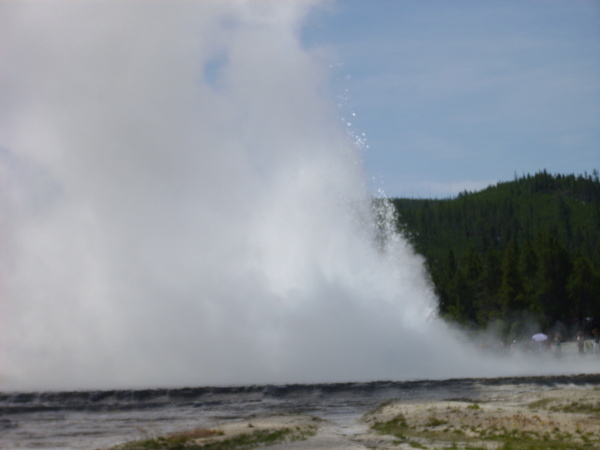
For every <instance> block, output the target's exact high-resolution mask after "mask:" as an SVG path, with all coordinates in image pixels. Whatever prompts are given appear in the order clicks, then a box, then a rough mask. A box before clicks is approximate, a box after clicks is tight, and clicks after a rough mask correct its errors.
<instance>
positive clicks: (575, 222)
mask: <svg viewBox="0 0 600 450" xmlns="http://www.w3.org/2000/svg"><path fill="white" fill-rule="evenodd" d="M391 203H392V204H393V205H394V207H395V209H396V211H397V213H398V229H399V230H400V231H401V232H403V233H404V235H405V236H407V238H408V239H409V240H410V241H411V242H412V244H413V245H414V247H415V249H416V250H417V252H418V253H420V254H422V255H423V256H424V257H425V259H426V264H427V267H428V269H429V272H430V274H431V279H432V282H433V284H434V286H435V290H436V293H437V295H438V298H439V312H440V313H441V315H442V316H443V317H445V318H447V319H449V320H452V321H455V322H459V323H461V324H463V325H467V326H471V327H473V328H484V327H488V326H490V325H491V324H500V328H501V330H500V331H501V332H502V333H503V334H504V337H506V338H507V339H513V338H517V337H519V336H521V335H526V334H527V333H529V332H530V331H531V330H529V329H527V328H526V324H527V323H529V322H532V321H533V322H536V323H537V324H538V325H539V326H540V327H542V328H543V329H546V330H548V329H549V328H551V327H553V326H554V325H555V324H560V323H562V324H565V325H571V324H575V326H576V327H583V326H585V325H586V324H587V326H588V329H587V330H586V331H588V332H589V331H590V330H589V328H590V327H591V326H592V324H591V323H590V322H589V320H588V321H587V322H586V319H588V318H595V319H600V291H599V290H598V288H597V287H598V285H600V180H599V179H598V172H597V171H595V170H594V172H593V175H587V174H586V175H582V176H575V175H550V174H548V173H547V172H546V171H543V172H540V173H538V174H536V175H533V176H530V175H527V176H525V177H522V178H517V179H515V180H514V181H511V182H504V183H498V184H497V185H495V186H492V187H489V188H487V189H485V190H483V191H480V192H475V193H466V192H465V193H462V194H460V195H459V196H458V197H457V198H453V199H444V200H415V199H392V200H391ZM569 331H570V332H572V331H573V330H569ZM563 332H564V330H563Z"/></svg>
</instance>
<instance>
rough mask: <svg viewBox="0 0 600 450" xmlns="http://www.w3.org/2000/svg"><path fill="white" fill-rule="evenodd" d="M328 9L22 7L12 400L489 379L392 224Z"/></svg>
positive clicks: (3, 155) (15, 47) (8, 34)
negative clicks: (328, 59)
mask: <svg viewBox="0 0 600 450" xmlns="http://www.w3.org/2000/svg"><path fill="white" fill-rule="evenodd" d="M314 6H315V5H314V4H312V3H311V2H292V1H285V2H275V1H273V2H270V1H235V2H234V1H231V2H229V1H227V2H225V1H202V2H196V3H193V2H181V3H178V2H172V1H165V2H134V1H131V2H65V3H55V2H46V1H40V2H16V1H15V2H11V1H8V2H3V3H2V4H0V58H1V63H0V71H1V72H0V77H1V78H0V95H1V108H0V114H1V117H0V127H1V128H0V133H1V134H0V170H1V183H2V184H1V198H0V201H1V216H0V220H1V222H0V227H1V237H2V240H1V256H0V264H1V266H0V268H1V296H2V297H1V304H0V307H1V316H0V317H1V330H2V331H1V335H0V339H1V341H0V345H1V347H0V348H1V350H0V351H1V359H0V364H1V366H0V370H1V372H0V388H7V389H43V388H56V389H58V388H100V387H126V386H131V387H139V386H157V385H160V386H173V385H182V384H192V385H201V384H232V383H234V384H240V383H270V382H314V381H342V380H367V379H381V378H396V379H398V378H415V377H433V376H435V377H439V376H455V375H460V374H468V375H473V374H474V373H475V372H472V371H470V370H468V369H467V367H468V366H469V365H468V364H467V361H468V357H467V355H466V354H463V353H461V352H459V351H458V350H457V349H458V348H459V344H458V343H457V341H456V340H455V339H453V338H452V336H451V333H450V332H449V330H447V329H446V328H445V326H444V325H443V323H442V322H440V321H439V320H436V318H435V317H434V316H433V311H434V304H435V299H434V297H433V294H432V291H431V288H430V286H429V285H428V283H427V281H426V277H425V273H424V270H423V265H422V261H421V259H420V258H419V257H417V256H416V255H415V254H414V253H413V251H412V250H411V249H410V247H409V246H408V245H407V244H406V242H405V241H404V240H403V239H402V238H401V237H399V236H398V235H396V234H394V233H393V232H392V231H391V230H390V228H389V222H387V223H386V222H385V221H383V220H381V219H377V217H375V216H374V215H373V213H372V207H371V202H370V199H369V195H368V193H367V192H366V189H365V187H364V183H363V181H362V180H363V179H362V173H361V167H360V164H359V158H358V157H357V155H356V151H357V149H356V146H355V145H353V143H352V142H350V140H349V139H348V137H347V135H346V134H345V131H343V130H341V129H340V127H339V126H338V123H339V121H338V119H337V118H336V114H337V112H336V110H335V108H334V107H332V102H331V101H330V100H329V98H328V96H327V82H328V78H327V77H328V69H327V68H328V65H327V64H326V63H325V62H324V58H323V55H322V54H320V53H319V51H317V50H313V51H310V50H307V49H305V48H303V46H302V45H301V42H300V39H299V32H300V27H301V23H302V20H303V18H304V17H305V15H306V14H307V13H308V11H309V10H310V8H312V7H314ZM382 216H385V211H384V212H383V214H379V215H378V217H380V218H381V217H382ZM450 362H452V363H451V364H450ZM478 367H479V369H478V370H479V373H481V371H482V370H483V369H482V366H481V364H478Z"/></svg>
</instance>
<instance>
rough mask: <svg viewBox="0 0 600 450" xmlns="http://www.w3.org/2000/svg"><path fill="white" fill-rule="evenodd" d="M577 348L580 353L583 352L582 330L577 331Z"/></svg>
mask: <svg viewBox="0 0 600 450" xmlns="http://www.w3.org/2000/svg"><path fill="white" fill-rule="evenodd" d="M577 350H579V353H580V354H582V355H583V354H584V353H585V336H584V335H583V331H580V332H579V333H577Z"/></svg>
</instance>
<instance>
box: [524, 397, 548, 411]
mask: <svg viewBox="0 0 600 450" xmlns="http://www.w3.org/2000/svg"><path fill="white" fill-rule="evenodd" d="M553 401H554V400H553V399H551V398H542V399H540V400H536V401H535V402H531V403H530V404H529V405H527V407H528V408H529V409H544V408H546V407H547V406H548V404H550V403H551V402H553Z"/></svg>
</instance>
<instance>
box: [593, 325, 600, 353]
mask: <svg viewBox="0 0 600 450" xmlns="http://www.w3.org/2000/svg"><path fill="white" fill-rule="evenodd" d="M592 336H594V353H596V354H600V330H598V328H594V330H593V331H592Z"/></svg>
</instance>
